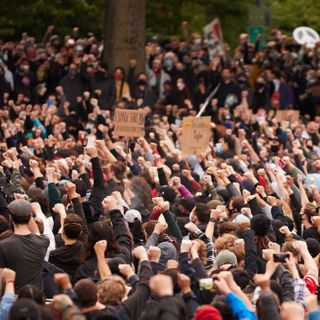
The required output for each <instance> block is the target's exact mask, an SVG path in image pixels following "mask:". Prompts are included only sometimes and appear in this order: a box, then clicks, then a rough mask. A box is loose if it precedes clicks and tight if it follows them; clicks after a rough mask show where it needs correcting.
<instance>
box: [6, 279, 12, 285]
mask: <svg viewBox="0 0 320 320" xmlns="http://www.w3.org/2000/svg"><path fill="white" fill-rule="evenodd" d="M8 283H14V280H6V284H8Z"/></svg>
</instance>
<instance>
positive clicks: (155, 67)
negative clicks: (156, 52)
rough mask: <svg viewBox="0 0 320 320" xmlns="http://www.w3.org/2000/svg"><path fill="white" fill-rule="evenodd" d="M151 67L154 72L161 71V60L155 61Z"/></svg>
mask: <svg viewBox="0 0 320 320" xmlns="http://www.w3.org/2000/svg"><path fill="white" fill-rule="evenodd" d="M151 67H152V70H153V71H154V72H159V71H160V70H161V60H160V59H154V60H153V61H152V65H151Z"/></svg>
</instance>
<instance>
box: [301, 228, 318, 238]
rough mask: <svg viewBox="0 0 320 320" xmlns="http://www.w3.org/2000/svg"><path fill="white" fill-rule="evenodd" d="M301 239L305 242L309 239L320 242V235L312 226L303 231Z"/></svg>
mask: <svg viewBox="0 0 320 320" xmlns="http://www.w3.org/2000/svg"><path fill="white" fill-rule="evenodd" d="M302 237H303V239H305V240H307V239H309V238H312V239H316V240H317V241H319V242H320V235H319V233H318V231H317V229H316V227H314V226H312V227H310V228H309V229H306V230H304V231H303V235H302Z"/></svg>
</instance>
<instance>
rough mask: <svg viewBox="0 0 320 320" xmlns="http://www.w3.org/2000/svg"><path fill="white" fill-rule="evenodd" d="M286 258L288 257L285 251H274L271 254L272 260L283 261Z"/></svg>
mask: <svg viewBox="0 0 320 320" xmlns="http://www.w3.org/2000/svg"><path fill="white" fill-rule="evenodd" d="M286 259H289V254H287V253H274V254H273V261H274V262H280V263H285V262H286Z"/></svg>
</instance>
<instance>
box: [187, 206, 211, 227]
mask: <svg viewBox="0 0 320 320" xmlns="http://www.w3.org/2000/svg"><path fill="white" fill-rule="evenodd" d="M210 213H211V210H210V209H209V207H208V206H207V205H206V204H204V203H201V202H198V203H196V206H195V208H194V209H193V211H192V214H191V222H193V223H194V224H196V225H199V224H203V223H208V222H209V219H210Z"/></svg>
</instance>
